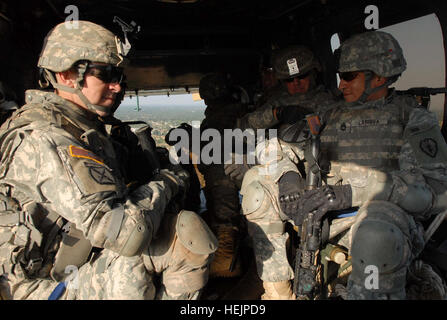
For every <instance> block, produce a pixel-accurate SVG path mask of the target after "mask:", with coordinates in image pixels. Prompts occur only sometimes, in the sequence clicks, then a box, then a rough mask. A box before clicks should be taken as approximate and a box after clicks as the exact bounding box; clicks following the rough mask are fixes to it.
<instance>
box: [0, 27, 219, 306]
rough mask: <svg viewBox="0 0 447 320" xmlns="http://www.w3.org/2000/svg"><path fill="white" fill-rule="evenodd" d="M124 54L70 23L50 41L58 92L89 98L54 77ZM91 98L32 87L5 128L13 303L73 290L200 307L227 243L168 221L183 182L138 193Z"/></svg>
mask: <svg viewBox="0 0 447 320" xmlns="http://www.w3.org/2000/svg"><path fill="white" fill-rule="evenodd" d="M73 41H74V42H73ZM96 45H98V46H96ZM117 45H118V42H117V38H116V37H115V36H114V35H113V34H112V33H111V32H110V31H108V30H106V29H104V28H103V27H101V26H98V25H96V24H93V23H91V22H87V21H79V28H73V29H68V28H65V27H64V24H63V23H62V24H59V25H58V26H56V27H55V28H54V29H53V30H52V31H50V33H49V35H48V36H47V39H46V41H45V43H44V49H43V51H42V53H41V59H40V60H39V66H40V67H42V68H43V69H44V70H45V72H46V80H47V81H48V82H51V84H52V85H53V87H57V88H58V90H61V91H69V92H73V93H74V94H77V95H78V96H81V93H80V90H81V85H80V81H81V80H82V76H81V77H78V79H77V80H76V82H77V84H76V85H77V89H74V90H73V88H67V87H66V86H63V85H60V83H58V82H56V81H55V77H54V73H53V74H52V73H51V72H61V71H63V70H68V69H69V68H71V67H72V66H73V63H74V62H76V61H78V60H79V59H80V57H82V58H81V59H87V60H88V59H91V60H88V61H92V62H102V63H104V64H109V65H110V66H111V67H112V66H115V65H116V64H117V63H119V62H120V61H122V58H121V59H119V58H118V57H117V55H118V51H119V50H118V48H117ZM81 68H82V66H81ZM78 71H79V70H78ZM84 71H85V69H84ZM78 74H81V75H82V73H80V72H78ZM110 81H112V79H110ZM84 98H85V101H86V102H85V104H86V106H87V107H88V109H89V110H87V109H84V108H81V107H80V106H78V105H76V104H74V103H72V102H70V101H69V100H66V99H63V98H62V97H61V96H59V95H57V94H55V93H53V92H49V91H38V90H29V91H27V92H26V102H27V104H26V105H25V106H23V107H22V108H21V109H19V110H18V111H17V112H16V113H15V114H14V115H13V116H12V117H11V118H10V119H8V120H7V121H6V122H5V123H4V124H3V126H2V127H1V129H0V151H1V164H0V198H1V201H0V205H1V211H0V250H1V252H2V254H1V256H0V257H1V260H0V270H1V276H0V289H1V291H0V292H1V295H2V297H3V298H8V299H48V298H49V296H50V294H55V293H56V292H57V290H56V291H55V288H56V287H57V286H58V283H59V282H62V281H64V282H65V283H66V285H67V290H65V293H64V294H63V295H62V296H60V297H59V298H60V299H154V298H162V299H197V298H198V296H199V293H200V290H201V289H202V288H203V287H204V285H205V283H206V281H207V277H208V273H207V270H208V264H209V260H210V258H211V256H212V252H213V251H215V249H216V245H217V243H216V242H217V241H216V239H215V237H214V235H213V234H212V233H211V231H210V230H209V228H208V227H207V226H206V224H205V223H204V221H203V220H201V219H200V218H199V217H198V216H197V215H196V214H195V213H193V212H190V211H180V213H178V214H177V211H175V212H169V210H168V204H169V203H170V201H171V199H173V197H174V196H176V194H177V193H178V191H179V188H180V186H182V185H184V184H185V183H184V182H182V179H183V178H181V173H180V172H173V171H169V170H166V169H163V170H161V171H160V173H159V174H156V175H155V176H154V177H153V178H152V179H151V180H150V181H148V182H146V183H143V184H142V185H140V186H138V187H136V188H133V189H130V188H129V187H128V186H127V185H126V177H125V170H124V168H123V167H122V163H121V162H119V161H120V160H119V159H120V157H118V156H117V150H118V149H116V146H115V144H114V142H113V141H112V139H111V138H110V137H109V136H108V133H107V132H106V130H105V126H104V122H103V121H100V120H99V118H98V116H97V114H96V110H101V108H98V107H101V106H96V105H93V104H92V103H90V102H89V101H88V99H87V98H86V97H85V96H84ZM104 108H105V107H103V109H104ZM106 110H107V109H106ZM165 211H167V212H166V214H165ZM191 228H192V229H194V232H192V229H191ZM67 267H68V269H67ZM157 277H159V278H160V280H159V281H155V278H157ZM56 298H57V297H56Z"/></svg>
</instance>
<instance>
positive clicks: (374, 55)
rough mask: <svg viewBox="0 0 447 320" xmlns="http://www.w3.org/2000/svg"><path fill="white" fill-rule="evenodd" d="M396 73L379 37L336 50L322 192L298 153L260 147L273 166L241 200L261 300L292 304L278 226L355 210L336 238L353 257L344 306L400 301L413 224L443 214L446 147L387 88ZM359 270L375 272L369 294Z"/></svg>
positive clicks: (325, 121)
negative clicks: (310, 185)
mask: <svg viewBox="0 0 447 320" xmlns="http://www.w3.org/2000/svg"><path fill="white" fill-rule="evenodd" d="M405 69H406V61H405V59H404V56H403V53H402V49H401V47H400V46H399V43H398V42H397V41H396V40H395V39H394V38H393V37H392V36H391V35H390V34H388V33H384V32H379V31H375V32H367V33H363V34H359V35H355V36H353V37H351V38H350V39H348V40H346V41H345V42H344V43H343V44H342V46H341V48H340V61H339V72H340V78H341V81H340V85H339V89H340V90H341V91H342V92H343V96H344V100H345V102H344V103H341V104H339V105H334V106H333V108H330V109H329V110H327V111H326V112H323V113H322V127H323V130H322V132H321V133H320V138H321V158H320V160H322V159H325V161H322V162H321V163H324V162H325V163H328V164H329V166H327V168H326V172H323V181H324V182H325V183H327V185H326V186H324V187H321V188H317V189H316V190H306V189H305V184H306V183H305V181H304V180H303V178H302V177H301V175H300V173H299V172H298V169H297V167H296V164H297V163H298V162H299V161H302V160H303V159H302V155H303V152H302V150H293V151H294V152H290V149H294V148H295V149H300V148H299V147H300V146H298V145H297V144H289V143H285V142H283V141H281V140H280V139H275V140H271V141H268V143H267V144H265V145H263V147H265V150H264V151H266V150H269V151H271V152H272V151H274V150H275V148H276V150H277V151H278V152H277V153H275V155H276V158H274V159H271V158H270V162H267V161H266V162H263V163H264V165H260V166H256V167H254V168H252V169H250V171H248V172H247V174H246V175H245V178H244V181H243V185H242V189H241V193H242V194H243V202H242V209H243V214H244V215H245V216H246V217H247V220H248V221H249V232H251V234H252V236H253V237H254V239H255V241H254V243H255V253H256V259H257V270H258V273H259V276H260V277H261V279H262V280H263V281H264V287H265V289H266V290H265V291H266V292H265V294H264V298H273V299H293V298H295V297H294V294H293V293H292V290H291V283H290V279H292V278H293V277H294V274H293V270H292V269H291V267H290V265H289V262H288V260H287V256H286V241H287V233H285V232H284V224H285V222H286V221H289V222H291V223H293V224H295V225H297V226H299V225H300V224H301V223H302V220H303V217H304V215H305V214H307V213H308V212H312V211H314V210H316V212H317V213H321V214H325V213H326V212H327V211H337V210H341V209H346V208H351V207H358V208H359V209H358V214H357V215H356V216H355V220H354V224H353V225H352V226H351V227H350V228H349V229H348V230H347V231H345V233H344V234H341V235H340V237H339V243H340V244H342V245H343V246H345V247H346V248H347V249H349V255H350V256H351V257H352V273H351V274H350V276H349V279H348V282H347V295H346V297H347V298H348V299H405V297H406V292H405V285H406V275H407V270H408V268H409V266H410V264H411V263H412V261H414V259H415V258H416V257H417V256H418V254H419V253H420V252H421V250H422V249H423V246H424V239H423V227H422V223H421V222H423V221H427V219H428V218H430V217H433V216H434V215H436V214H438V213H439V212H441V211H442V210H445V207H446V201H447V196H446V195H447V193H446V189H447V164H446V163H447V147H446V144H445V141H444V139H443V137H442V135H441V133H440V129H439V125H438V121H437V119H436V115H435V114H433V113H431V112H428V111H427V110H425V109H422V108H419V106H418V104H417V102H416V101H415V99H413V98H412V97H409V96H398V95H396V94H395V93H394V92H393V89H391V88H389V86H390V85H391V84H392V83H393V82H394V81H396V80H397V78H398V77H399V76H400V75H401V73H402V72H403V71H404V70H405ZM257 151H259V152H260V153H259V154H260V155H262V154H265V153H263V152H262V150H257ZM290 155H293V156H290ZM267 169H270V170H271V171H268V170H267ZM328 196H329V197H328ZM368 266H375V267H377V270H378V287H372V286H367V285H366V280H367V277H368V276H369V275H370V272H368V271H367V267H368Z"/></svg>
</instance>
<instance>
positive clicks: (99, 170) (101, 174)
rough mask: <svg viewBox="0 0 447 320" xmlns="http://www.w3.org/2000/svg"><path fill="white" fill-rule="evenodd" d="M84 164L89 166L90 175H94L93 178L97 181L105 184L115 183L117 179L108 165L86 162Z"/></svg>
mask: <svg viewBox="0 0 447 320" xmlns="http://www.w3.org/2000/svg"><path fill="white" fill-rule="evenodd" d="M84 165H85V166H86V167H87V168H88V172H89V174H90V177H92V179H93V180H95V181H96V183H98V184H103V185H104V184H113V185H114V184H115V179H114V177H113V175H112V173H111V172H110V170H109V169H107V168H106V167H104V166H101V165H97V164H92V163H84Z"/></svg>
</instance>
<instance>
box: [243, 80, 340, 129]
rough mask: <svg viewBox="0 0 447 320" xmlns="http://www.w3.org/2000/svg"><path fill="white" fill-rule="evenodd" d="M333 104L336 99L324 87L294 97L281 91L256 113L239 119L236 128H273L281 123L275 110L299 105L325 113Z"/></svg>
mask: <svg viewBox="0 0 447 320" xmlns="http://www.w3.org/2000/svg"><path fill="white" fill-rule="evenodd" d="M333 102H334V98H333V97H332V95H331V94H330V93H329V92H327V91H326V90H324V88H323V86H318V87H316V88H315V89H313V90H311V91H309V92H307V93H304V94H295V95H293V96H291V95H290V94H289V93H288V92H287V91H286V90H284V91H280V92H279V94H277V95H274V96H272V97H271V98H270V99H269V100H268V101H267V102H266V103H265V104H264V105H262V106H260V107H259V108H258V109H256V110H255V111H253V112H250V113H248V114H246V115H245V116H243V117H241V118H238V119H237V121H236V125H235V127H236V128H239V129H241V130H245V129H249V128H251V129H264V128H272V127H273V126H275V125H277V124H278V123H279V121H278V120H277V119H275V117H274V116H273V108H276V107H280V106H294V105H299V106H302V107H304V108H307V109H310V110H315V111H317V110H320V112H323V110H325V109H326V108H327V107H329V105H330V104H331V103H333Z"/></svg>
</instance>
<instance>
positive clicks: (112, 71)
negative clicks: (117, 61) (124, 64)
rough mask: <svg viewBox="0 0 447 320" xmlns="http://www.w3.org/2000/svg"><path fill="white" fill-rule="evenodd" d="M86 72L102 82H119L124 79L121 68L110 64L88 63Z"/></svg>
mask: <svg viewBox="0 0 447 320" xmlns="http://www.w3.org/2000/svg"><path fill="white" fill-rule="evenodd" d="M87 74H89V75H92V76H94V77H96V78H98V79H99V80H101V81H103V82H104V83H118V84H121V83H122V82H123V81H124V79H125V76H124V70H123V68H119V67H115V66H112V65H110V64H95V63H89V64H88V67H87Z"/></svg>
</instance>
